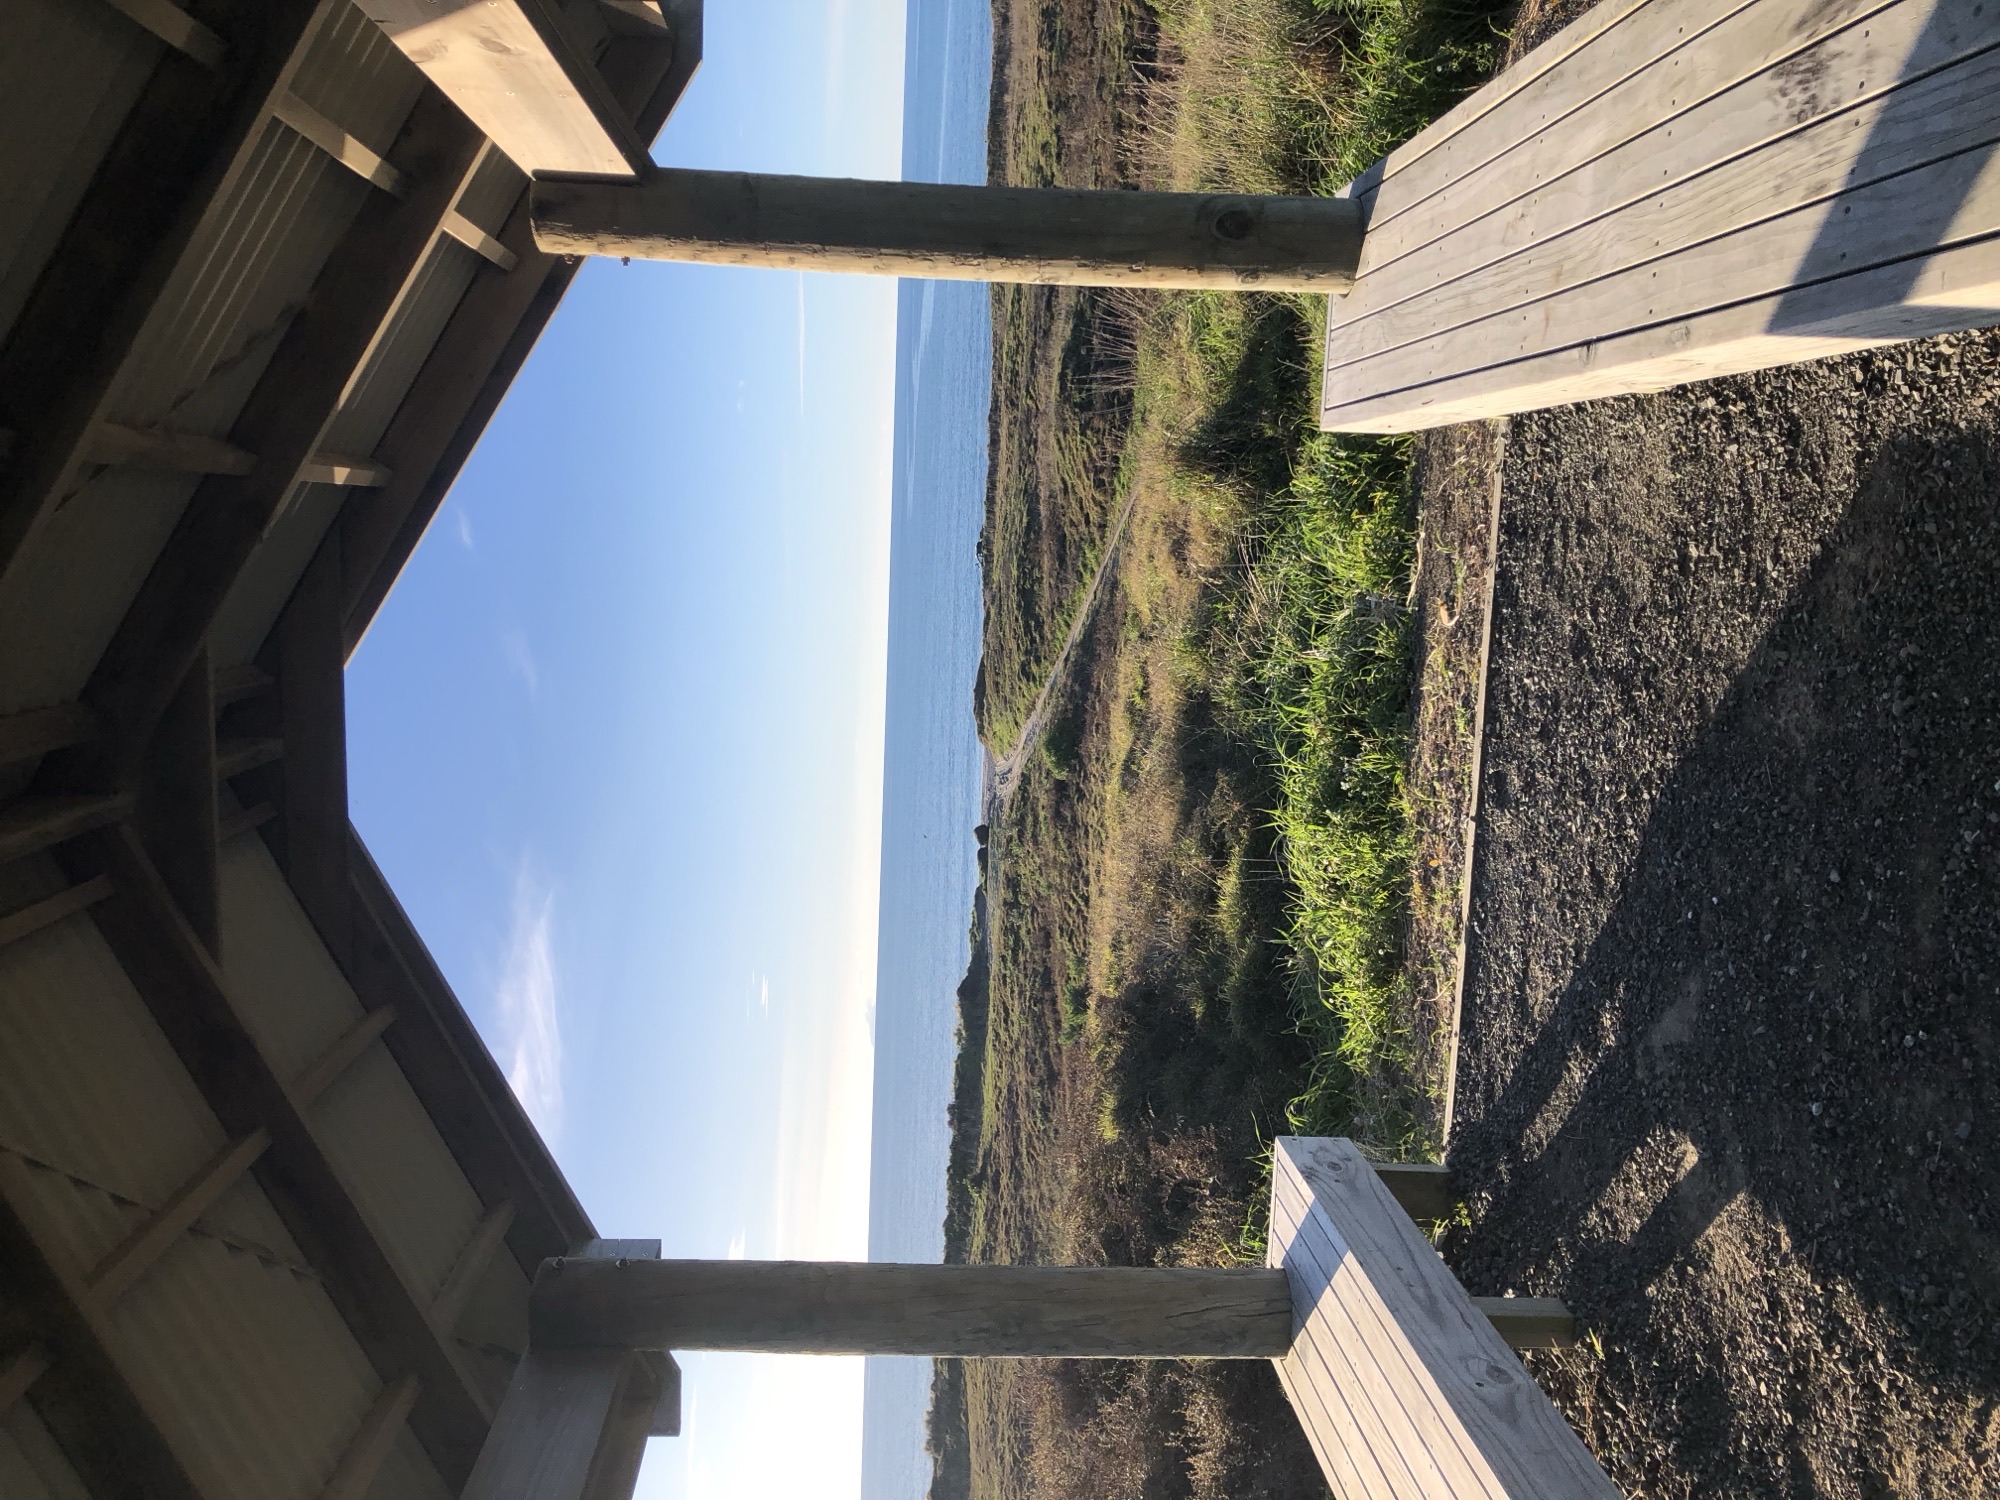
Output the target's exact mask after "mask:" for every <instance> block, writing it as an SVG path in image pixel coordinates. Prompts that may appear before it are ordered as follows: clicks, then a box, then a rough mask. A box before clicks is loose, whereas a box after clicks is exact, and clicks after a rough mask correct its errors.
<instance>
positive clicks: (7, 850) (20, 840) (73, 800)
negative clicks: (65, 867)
mask: <svg viewBox="0 0 2000 1500" xmlns="http://www.w3.org/2000/svg"><path fill="white" fill-rule="evenodd" d="M131 815H132V796H131V794H130V793H129V792H115V793H106V794H101V795H97V796H61V795H57V796H46V797H23V798H21V799H20V800H19V801H17V802H13V803H10V804H8V805H7V806H6V807H4V808H0V861H5V860H10V859H19V858H21V857H22V856H23V855H26V854H34V853H37V852H39V851H40V850H43V849H47V848H50V847H51V846H53V845H55V844H60V843H62V842H63V841H64V840H66V839H73V838H75V837H77V836H78V835H79V834H84V833H89V832H90V831H91V830H92V829H95V828H102V827H104V826H105V825H106V824H107V823H117V822H121V821H123V820H124V819H126V818H129V817H130V816H131Z"/></svg>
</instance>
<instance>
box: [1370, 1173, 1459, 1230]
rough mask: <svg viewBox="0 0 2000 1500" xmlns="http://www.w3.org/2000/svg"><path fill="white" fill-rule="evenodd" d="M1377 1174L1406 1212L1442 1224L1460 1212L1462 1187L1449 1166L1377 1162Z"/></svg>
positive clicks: (1423, 1219) (1425, 1220)
mask: <svg viewBox="0 0 2000 1500" xmlns="http://www.w3.org/2000/svg"><path fill="white" fill-rule="evenodd" d="M1375 1175H1376V1176H1377V1177H1379V1178H1381V1179H1382V1186H1383V1187H1385V1188H1387V1189H1388V1190H1389V1196H1390V1197H1392V1198H1394V1199H1395V1200H1396V1202H1397V1203H1398V1204H1399V1205H1401V1207H1402V1210H1403V1212H1404V1213H1406V1214H1408V1215H1409V1216H1410V1217H1411V1218H1413V1219H1417V1220H1419V1221H1423V1222H1430V1223H1438V1222H1441V1221H1443V1220H1445V1219H1449V1218H1450V1217H1451V1216H1452V1215H1453V1214H1455V1213H1457V1212H1458V1189H1457V1188H1455V1187H1453V1186H1452V1185H1451V1171H1450V1169H1449V1168H1446V1167H1441V1166H1437V1165H1435V1164H1433V1163H1431V1162H1379V1161H1378V1162H1376V1163H1375Z"/></svg>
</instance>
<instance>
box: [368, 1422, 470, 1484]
mask: <svg viewBox="0 0 2000 1500" xmlns="http://www.w3.org/2000/svg"><path fill="white" fill-rule="evenodd" d="M368 1500H452V1493H451V1491H450V1490H448V1489H446V1488H445V1483H444V1481H443V1480H442V1479H440V1478H438V1471H437V1470H436V1469H435V1468H433V1467H432V1466H431V1461H430V1457H429V1456H428V1455H427V1454H426V1453H425V1452H424V1450H423V1448H422V1447H421V1446H419V1444H418V1443H417V1440H416V1439H415V1438H413V1437H411V1436H410V1431H409V1429H408V1428H407V1427H406V1428H404V1429H403V1431H402V1432H401V1433H400V1434H398V1436H397V1438H396V1443H395V1446H394V1447H392V1448H391V1449H390V1450H389V1455H388V1457H386V1458H384V1459H383V1460H382V1467H381V1468H380V1469H378V1470H376V1472H375V1483H374V1484H372V1485H370V1486H369V1488H368Z"/></svg>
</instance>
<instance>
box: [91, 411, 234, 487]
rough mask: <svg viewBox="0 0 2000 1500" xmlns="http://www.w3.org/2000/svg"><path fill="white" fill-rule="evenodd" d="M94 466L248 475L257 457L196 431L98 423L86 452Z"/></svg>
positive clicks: (183, 472) (178, 472)
mask: <svg viewBox="0 0 2000 1500" xmlns="http://www.w3.org/2000/svg"><path fill="white" fill-rule="evenodd" d="M84 460H85V462H87V463H93V464H118V465H122V466H124V467H127V468H134V469H165V470H167V471H168V472H170V473H175V474H248V473H249V472H250V471H251V470H252V469H254V468H256V467H257V455H256V454H254V453H249V452H246V451H245V450H243V449H241V448H238V447H237V446H236V445H235V444H233V443H225V442H224V441H223V440H222V439H221V438H212V437H204V436H203V435H202V434H200V433H196V432H172V431H166V430H162V429H159V428H139V427H127V426H125V425H123V424H122V423H118V422H99V423H98V424H97V426H96V428H95V429H94V430H93V431H92V433H91V435H90V441H89V443H88V444H87V445H86V446H85V449H84Z"/></svg>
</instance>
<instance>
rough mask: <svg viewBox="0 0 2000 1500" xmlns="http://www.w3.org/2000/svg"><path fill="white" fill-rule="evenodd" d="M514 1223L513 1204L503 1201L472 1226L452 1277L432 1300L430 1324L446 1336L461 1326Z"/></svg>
mask: <svg viewBox="0 0 2000 1500" xmlns="http://www.w3.org/2000/svg"><path fill="white" fill-rule="evenodd" d="M513 1222H514V1204H513V1202H512V1200H510V1199H506V1198H503V1199H501V1200H500V1201H499V1202H498V1203H496V1204H494V1205H493V1206H492V1207H491V1208H489V1209H487V1210H486V1212H485V1213H484V1214H482V1215H481V1216H480V1219H479V1222H478V1223H477V1224H475V1225H474V1226H473V1229H472V1234H471V1236H470V1238H468V1239H467V1240H466V1242H465V1248H464V1249H462V1250H460V1251H459V1252H458V1259H457V1260H456V1261H454V1262H453V1263H452V1267H451V1274H450V1275H448V1276H446V1277H445V1279H444V1285H443V1286H441V1287H439V1288H438V1294H437V1296H436V1297H435V1298H433V1299H432V1301H431V1321H432V1322H433V1323H435V1324H437V1326H438V1327H439V1328H440V1329H442V1330H444V1331H445V1332H446V1333H449V1332H450V1331H451V1330H452V1329H454V1328H456V1327H457V1326H458V1315H459V1314H460V1313H462V1312H464V1311H465V1303H466V1299H467V1298H469V1297H470V1296H471V1295H472V1292H473V1289H474V1288H475V1287H477V1286H478V1285H479V1278H480V1277H482V1276H484V1275H485V1274H486V1268H487V1267H488V1266H490V1265H491V1264H492V1263H493V1256H494V1253H495V1252H496V1251H497V1250H499V1248H500V1247H501V1245H502V1244H504V1243H505V1242H506V1239H507V1229H508V1226H509V1225H511V1224H512V1223H513Z"/></svg>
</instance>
